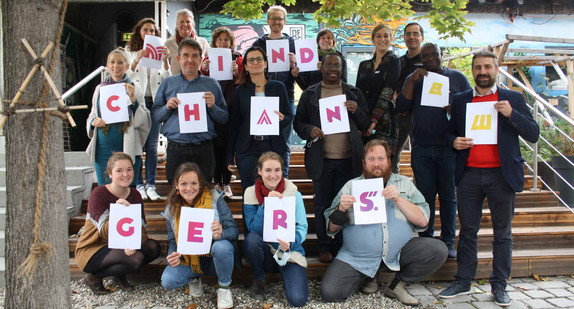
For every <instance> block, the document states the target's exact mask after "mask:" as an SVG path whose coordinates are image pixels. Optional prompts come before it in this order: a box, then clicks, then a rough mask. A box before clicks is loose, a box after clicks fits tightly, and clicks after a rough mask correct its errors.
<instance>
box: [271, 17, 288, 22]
mask: <svg viewBox="0 0 574 309" xmlns="http://www.w3.org/2000/svg"><path fill="white" fill-rule="evenodd" d="M269 20H270V21H284V20H285V18H283V17H270V18H269Z"/></svg>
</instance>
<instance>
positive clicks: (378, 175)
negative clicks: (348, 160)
mask: <svg viewBox="0 0 574 309" xmlns="http://www.w3.org/2000/svg"><path fill="white" fill-rule="evenodd" d="M363 175H364V176H365V179H371V178H381V177H382V178H383V179H384V181H385V182H386V181H387V180H389V178H391V169H390V168H389V169H386V170H385V169H382V170H380V171H376V172H372V171H368V170H366V169H363Z"/></svg>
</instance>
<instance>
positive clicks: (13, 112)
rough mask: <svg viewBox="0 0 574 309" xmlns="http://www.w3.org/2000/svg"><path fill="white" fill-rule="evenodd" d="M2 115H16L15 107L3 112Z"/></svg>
mask: <svg viewBox="0 0 574 309" xmlns="http://www.w3.org/2000/svg"><path fill="white" fill-rule="evenodd" d="M2 114H3V115H4V116H10V115H14V114H16V111H15V110H14V108H13V107H7V108H6V109H5V110H4V111H3V112H2Z"/></svg>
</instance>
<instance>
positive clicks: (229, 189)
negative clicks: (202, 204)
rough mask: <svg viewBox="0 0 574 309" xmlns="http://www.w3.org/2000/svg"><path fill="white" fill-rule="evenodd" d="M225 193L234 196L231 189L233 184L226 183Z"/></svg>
mask: <svg viewBox="0 0 574 309" xmlns="http://www.w3.org/2000/svg"><path fill="white" fill-rule="evenodd" d="M223 193H225V196H227V197H232V196H233V191H231V186H230V185H225V186H224V187H223Z"/></svg>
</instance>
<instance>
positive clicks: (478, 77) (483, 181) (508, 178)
mask: <svg viewBox="0 0 574 309" xmlns="http://www.w3.org/2000/svg"><path fill="white" fill-rule="evenodd" d="M498 70H499V67H498V58H497V57H496V55H495V54H494V53H492V52H490V51H485V50H481V51H478V52H477V53H475V54H474V56H473V57H472V76H473V78H474V81H475V82H476V86H475V88H474V89H472V90H467V91H464V92H462V93H459V94H457V95H455V96H454V99H453V103H452V108H451V113H452V118H451V120H450V122H449V126H448V134H447V143H448V145H449V147H453V148H454V149H455V150H456V168H455V173H454V178H455V183H456V186H457V187H456V188H457V192H456V194H457V199H458V217H459V221H460V233H459V240H458V257H457V259H456V263H457V266H458V269H457V271H456V273H455V275H454V277H455V279H456V280H455V281H454V282H452V283H451V284H450V286H449V287H448V288H446V289H445V290H443V291H441V292H440V294H439V296H440V297H441V298H453V297H456V296H458V295H463V294H468V293H470V292H471V281H472V279H473V278H474V276H475V275H476V267H477V264H478V258H477V250H478V249H477V247H478V237H477V233H478V231H479V230H480V226H481V222H482V220H481V218H482V212H483V204H484V198H485V197H486V199H487V200H488V207H489V209H490V215H491V217H492V220H491V223H492V228H493V231H494V240H493V242H492V255H493V261H492V274H491V275H490V278H489V282H490V286H491V293H492V295H493V296H494V302H495V303H496V304H497V305H499V306H508V305H510V303H511V301H512V300H511V298H510V297H509V295H508V293H507V292H506V279H508V278H510V271H511V266H512V218H513V216H514V200H515V197H516V192H521V191H522V190H523V188H524V159H523V158H522V156H521V153H520V142H519V140H518V137H519V136H520V137H522V138H524V139H525V140H527V141H528V142H531V143H536V141H537V140H538V137H539V134H540V128H539V127H538V123H537V122H536V120H534V119H533V118H532V114H531V112H530V109H529V108H528V105H527V104H526V101H525V100H524V95H523V94H522V93H519V92H516V91H512V90H506V89H504V88H502V87H500V88H499V87H498V86H497V85H496V76H497V75H498ZM479 102H496V103H494V108H495V109H496V111H497V112H498V113H499V114H498V122H497V131H496V134H497V141H498V142H497V143H496V144H490V145H478V144H475V143H474V141H473V139H472V138H469V137H467V136H466V132H465V131H466V130H465V128H466V123H467V120H466V117H467V108H468V106H470V105H472V104H476V103H479ZM440 206H441V208H442V203H441V205H440Z"/></svg>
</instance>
